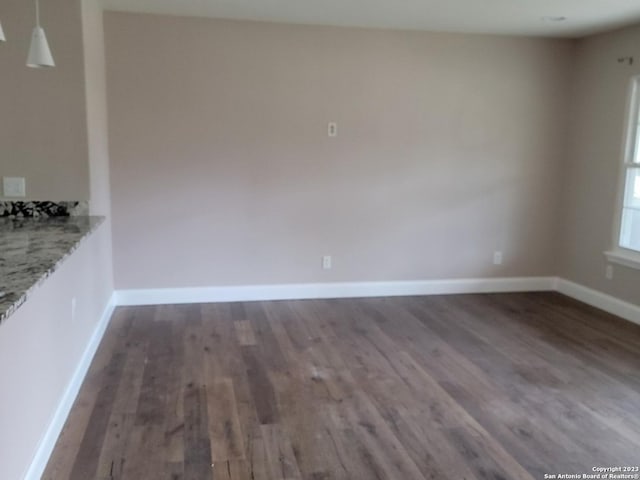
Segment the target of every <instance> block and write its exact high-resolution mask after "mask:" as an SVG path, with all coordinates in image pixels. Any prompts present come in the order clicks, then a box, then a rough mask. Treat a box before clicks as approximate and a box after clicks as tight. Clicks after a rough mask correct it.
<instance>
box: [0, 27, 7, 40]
mask: <svg viewBox="0 0 640 480" xmlns="http://www.w3.org/2000/svg"><path fill="white" fill-rule="evenodd" d="M6 41H7V39H6V38H5V36H4V31H3V30H2V24H1V23H0V42H6Z"/></svg>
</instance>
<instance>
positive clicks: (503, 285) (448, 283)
mask: <svg viewBox="0 0 640 480" xmlns="http://www.w3.org/2000/svg"><path fill="white" fill-rule="evenodd" d="M555 280H556V279H555V278H554V277H513V278H470V279H455V280H417V281H403V282H349V283H310V284H289V285H250V286H230V287H195V288H159V289H144V290H119V291H117V293H116V295H117V300H116V301H117V304H118V305H167V304H179V303H213V302H239V301H255V300H292V299H311V298H355V297H392V296H404V295H445V294H453V293H490V292H523V291H527V292H532V291H545V290H554V285H555Z"/></svg>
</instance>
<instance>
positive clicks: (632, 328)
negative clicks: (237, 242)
mask: <svg viewBox="0 0 640 480" xmlns="http://www.w3.org/2000/svg"><path fill="white" fill-rule="evenodd" d="M625 465H626V466H632V467H633V466H638V465H640V327H638V326H636V325H633V324H631V323H628V322H625V321H622V320H620V319H618V318H616V317H613V316H610V315H608V314H606V313H603V312H601V311H598V310H595V309H592V308H590V307H587V306H585V305H582V304H580V303H578V302H575V301H573V300H571V299H568V298H566V297H563V296H561V295H559V294H554V293H527V294H524V293H523V294H493V295H452V296H432V297H402V298H375V299H349V300H307V301H279V302H255V303H224V304H205V305H184V306H159V307H135V308H131V307H128V308H119V309H118V310H117V311H116V313H115V314H114V317H113V320H112V322H111V325H110V327H109V329H108V331H107V334H106V335H105V338H104V340H103V342H102V345H101V347H100V349H99V351H98V353H97V355H96V357H95V359H94V361H93V364H92V366H91V369H90V372H89V374H88V376H87V378H86V380H85V383H84V385H83V388H82V390H81V392H80V395H79V397H78V399H77V401H76V404H75V406H74V408H73V410H72V413H71V415H70V417H69V419H68V421H67V423H66V426H65V428H64V431H63V433H62V435H61V436H60V439H59V440H58V443H57V446H56V448H55V451H54V453H53V455H52V457H51V459H50V461H49V465H48V467H47V470H46V472H45V475H44V477H43V478H44V479H46V480H50V479H54V480H63V479H73V480H91V479H99V480H113V479H132V480H142V479H149V480H162V479H167V480H178V479H187V480H203V479H215V480H218V479H234V480H240V479H242V480H244V479H247V480H264V479H287V480H295V479H305V480H326V479H356V480H357V479H362V480H375V479H394V480H422V479H451V480H461V479H467V480H472V479H478V480H481V479H504V480H510V479H543V478H544V475H545V473H546V474H557V473H565V474H582V473H592V468H593V467H597V466H603V467H608V466H612V467H613V466H625Z"/></svg>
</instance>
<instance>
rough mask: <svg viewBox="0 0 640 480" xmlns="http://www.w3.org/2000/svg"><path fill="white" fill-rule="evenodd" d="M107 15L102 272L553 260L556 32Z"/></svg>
mask: <svg viewBox="0 0 640 480" xmlns="http://www.w3.org/2000/svg"><path fill="white" fill-rule="evenodd" d="M105 22H106V27H105V30H106V40H107V78H108V89H109V97H108V101H109V118H110V147H111V160H112V163H111V168H112V198H113V215H114V251H115V259H114V262H115V263H114V264H115V277H116V286H117V288H152V287H178V286H184V287H188V286H202V285H233V284H265V283H295V282H321V281H323V282H324V281H350V280H399V279H428V278H453V277H489V276H508V275H550V274H554V273H555V263H554V252H555V251H556V248H557V245H556V243H555V242H557V240H558V238H557V236H556V234H555V230H556V225H557V218H556V216H557V214H556V212H557V200H558V195H559V189H560V188H561V185H560V183H559V178H558V173H559V171H560V164H561V162H562V161H563V159H564V153H565V152H564V144H565V136H566V135H565V125H566V121H565V120H566V110H567V105H568V104H567V94H568V77H569V73H570V67H571V62H570V60H571V52H572V43H570V42H569V41H554V40H535V39H525V38H509V37H497V36H496V37H493V36H472V35H455V34H435V33H416V32H400V31H384V30H365V29H347V28H342V29H341V28H330V27H309V26H293V25H280V24H268V23H252V22H234V21H219V20H211V19H195V18H180V17H169V16H154V15H141V14H125V13H110V12H108V13H106V14H105ZM169 32H170V33H169ZM329 121H336V122H338V128H339V136H338V137H337V138H327V122H329ZM494 250H502V251H504V257H505V263H504V265H503V266H502V267H495V266H493V265H492V255H493V251H494ZM324 254H331V255H332V256H333V261H334V268H333V269H332V270H329V271H323V270H322V269H321V267H320V259H321V256H322V255H324Z"/></svg>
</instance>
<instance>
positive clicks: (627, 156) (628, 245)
mask: <svg viewBox="0 0 640 480" xmlns="http://www.w3.org/2000/svg"><path fill="white" fill-rule="evenodd" d="M620 198H621V201H620V203H619V205H620V207H619V212H618V219H619V223H618V225H616V246H615V247H614V249H613V250H612V251H610V252H605V254H606V255H607V257H608V258H609V260H610V261H613V262H616V263H622V264H624V265H627V266H630V267H635V268H640V76H639V77H635V78H634V79H633V81H632V84H631V95H630V105H629V119H628V121H627V131H626V143H625V149H624V168H623V175H622V181H621V192H620Z"/></svg>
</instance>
